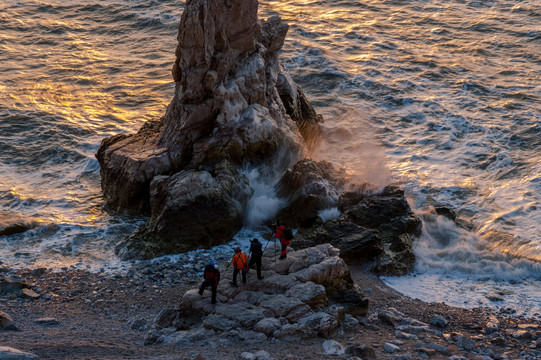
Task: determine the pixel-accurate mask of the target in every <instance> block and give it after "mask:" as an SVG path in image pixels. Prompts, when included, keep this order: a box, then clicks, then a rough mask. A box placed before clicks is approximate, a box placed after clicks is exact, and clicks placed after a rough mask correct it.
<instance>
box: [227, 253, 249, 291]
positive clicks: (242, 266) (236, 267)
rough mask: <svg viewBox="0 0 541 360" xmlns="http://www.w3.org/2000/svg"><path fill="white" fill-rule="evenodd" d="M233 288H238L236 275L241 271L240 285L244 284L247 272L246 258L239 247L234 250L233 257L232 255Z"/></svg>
mask: <svg viewBox="0 0 541 360" xmlns="http://www.w3.org/2000/svg"><path fill="white" fill-rule="evenodd" d="M231 264H233V286H238V284H237V275H238V274H239V272H240V271H242V283H243V284H246V273H247V272H248V257H247V256H246V254H245V253H243V252H242V250H241V249H240V247H238V246H237V247H236V248H235V255H233V260H231Z"/></svg>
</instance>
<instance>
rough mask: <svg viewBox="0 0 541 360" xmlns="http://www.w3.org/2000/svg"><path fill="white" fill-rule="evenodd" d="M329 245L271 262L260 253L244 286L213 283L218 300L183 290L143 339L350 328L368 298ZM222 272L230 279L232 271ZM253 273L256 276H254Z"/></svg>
mask: <svg viewBox="0 0 541 360" xmlns="http://www.w3.org/2000/svg"><path fill="white" fill-rule="evenodd" d="M338 254H339V250H338V249H336V248H334V247H332V246H331V245H329V244H321V245H318V246H316V247H312V248H307V249H303V250H299V251H291V252H289V253H288V257H287V258H286V259H285V260H279V261H278V262H275V261H273V257H274V256H275V253H274V249H273V248H272V247H269V248H267V249H266V250H265V252H264V259H263V264H264V265H265V267H264V272H263V274H264V279H263V280H256V279H255V277H254V278H253V280H252V279H251V278H250V275H249V280H248V282H247V284H246V285H245V286H241V287H240V288H235V287H230V286H229V284H227V283H226V281H225V280H223V281H222V282H221V283H220V285H219V286H218V297H217V298H218V303H217V304H216V305H211V303H210V292H206V293H204V294H203V296H200V295H199V294H198V293H197V291H198V290H197V289H193V290H189V291H187V292H186V293H185V294H184V295H183V297H182V300H181V303H180V305H179V307H178V308H177V309H166V310H164V311H162V312H161V313H160V314H159V315H158V316H157V317H156V319H155V320H154V324H153V329H152V330H151V331H149V333H148V334H147V336H146V339H145V343H146V344H150V343H154V342H159V343H166V344H170V343H176V344H181V345H182V344H190V343H192V342H193V341H197V340H202V339H205V340H206V341H215V340H216V338H218V337H219V338H223V339H227V338H230V339H243V340H250V339H252V340H266V339H272V338H275V339H281V340H284V341H298V340H299V339H304V338H311V337H316V336H320V337H329V336H332V335H333V334H335V333H336V331H337V330H338V329H339V328H340V327H352V326H355V325H357V326H358V321H357V320H356V319H355V318H354V316H357V315H365V314H366V312H367V311H368V300H367V299H366V297H365V296H364V295H363V294H362V293H361V291H360V289H359V287H358V286H357V285H355V284H354V283H353V281H352V280H351V277H350V273H349V269H348V267H347V265H346V264H345V263H344V261H343V260H342V259H340V258H339V257H338ZM228 270H229V271H227V272H225V273H224V274H222V278H223V279H230V278H231V272H232V269H228ZM254 275H255V274H254Z"/></svg>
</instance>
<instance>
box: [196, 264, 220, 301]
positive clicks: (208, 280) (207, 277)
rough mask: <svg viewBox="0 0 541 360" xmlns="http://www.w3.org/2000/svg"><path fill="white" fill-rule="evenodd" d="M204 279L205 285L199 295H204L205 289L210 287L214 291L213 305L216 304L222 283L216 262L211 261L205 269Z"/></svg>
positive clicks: (203, 284)
mask: <svg viewBox="0 0 541 360" xmlns="http://www.w3.org/2000/svg"><path fill="white" fill-rule="evenodd" d="M203 279H204V280H203V283H202V284H201V287H200V288H199V295H203V291H205V288H206V287H207V286H210V287H211V290H212V299H211V303H212V304H216V292H217V290H218V283H219V282H220V270H218V269H216V268H215V267H214V261H212V260H211V261H209V264H208V265H207V266H206V267H205V270H204V272H203Z"/></svg>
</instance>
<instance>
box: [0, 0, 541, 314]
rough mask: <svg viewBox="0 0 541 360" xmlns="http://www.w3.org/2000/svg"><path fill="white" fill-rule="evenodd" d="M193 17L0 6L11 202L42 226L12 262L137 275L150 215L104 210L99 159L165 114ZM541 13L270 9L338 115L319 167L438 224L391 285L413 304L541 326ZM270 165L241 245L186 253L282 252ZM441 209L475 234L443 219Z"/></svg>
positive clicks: (366, 5) (134, 2)
mask: <svg viewBox="0 0 541 360" xmlns="http://www.w3.org/2000/svg"><path fill="white" fill-rule="evenodd" d="M181 12H182V4H179V2H178V1H176V0H152V1H150V0H101V1H82V0H73V1H70V2H65V1H60V0H40V1H37V0H21V1H4V2H2V3H0V78H1V79H2V81H1V82H0V154H1V155H2V156H1V157H0V208H1V209H2V210H9V211H13V212H15V213H18V214H22V215H24V216H26V217H28V218H32V219H37V220H39V222H40V224H41V225H40V226H38V227H36V228H34V229H33V230H30V231H28V232H25V233H22V234H18V235H12V236H4V237H1V238H0V245H1V246H0V261H2V262H3V263H4V264H6V265H8V266H12V267H27V266H30V267H37V266H44V267H48V268H53V269H55V268H56V269H60V268H62V267H69V266H74V267H77V268H82V269H88V270H91V271H99V270H104V271H120V270H122V269H123V268H124V267H125V266H126V263H123V262H120V261H119V260H118V259H117V258H116V257H115V256H114V245H115V244H116V242H118V241H119V240H120V239H122V238H123V237H124V236H125V235H126V234H129V233H131V232H132V231H133V230H135V228H136V227H137V226H139V225H141V224H143V223H144V221H145V220H146V219H145V218H144V217H134V216H129V215H126V214H121V213H114V212H111V211H109V210H108V209H107V208H106V207H105V206H104V203H103V199H102V197H101V191H100V175H99V165H98V163H97V161H96V160H95V158H94V153H95V152H96V151H97V149H98V147H99V144H100V142H101V140H102V139H103V138H105V137H108V136H111V135H114V134H118V133H131V132H135V131H136V130H137V129H138V128H139V127H140V126H141V125H142V124H143V123H144V122H145V121H147V120H149V119H155V118H158V117H159V116H162V115H163V114H164V112H165V107H166V105H167V104H168V103H169V101H170V99H171V97H172V95H173V90H174V84H173V83H172V80H171V75H170V69H171V66H172V64H173V61H174V49H175V46H176V35H177V34H176V33H177V26H178V21H179V18H180V15H181ZM539 14H541V5H540V4H539V2H538V1H535V0H526V1H521V2H518V3H517V2H516V1H512V0H493V1H478V0H471V1H462V0H460V1H458V0H450V1H449V0H445V1H443V0H440V1H438V0H429V1H426V0H422V1H421V0H413V1H404V2H397V1H379V0H378V1H375V0H374V1H372V0H368V1H362V2H359V1H348V0H343V1H342V0H325V1H290V2H279V1H260V16H261V17H264V18H267V17H269V16H272V15H280V16H281V17H282V18H283V19H285V20H286V21H287V22H288V23H289V25H290V30H289V33H288V36H287V39H286V43H285V45H284V49H283V51H282V54H281V57H282V60H283V63H284V65H285V66H286V68H287V69H288V70H289V72H290V73H291V75H292V77H293V78H294V80H295V81H296V82H297V83H299V84H300V85H301V87H302V88H303V90H304V92H305V93H306V94H307V96H308V97H309V99H310V101H311V102H312V104H313V105H314V106H315V107H316V109H317V111H318V112H319V113H321V114H322V115H323V116H324V118H325V122H324V123H323V125H322V126H323V141H322V143H321V146H320V148H318V149H317V150H316V151H314V153H313V154H311V156H313V157H314V158H316V159H318V160H322V159H324V160H328V161H330V162H332V163H333V164H334V165H335V166H336V167H343V168H344V169H345V170H346V172H347V174H348V176H349V177H350V180H351V183H358V184H359V183H362V182H365V181H367V182H370V183H372V184H373V186H374V187H375V188H381V187H383V186H385V185H386V184H389V183H397V184H398V185H400V186H401V187H402V188H403V189H405V191H406V194H407V196H408V199H409V201H410V204H411V205H412V207H413V208H414V209H415V211H416V213H417V214H418V215H419V216H422V217H423V222H424V224H423V234H422V236H421V239H420V240H419V241H418V242H417V244H416V249H415V251H416V254H417V264H416V267H415V271H414V273H413V274H412V275H411V276H407V277H402V278H387V279H386V281H387V282H388V283H389V284H391V285H392V286H394V287H395V288H397V289H399V290H400V291H402V292H404V293H406V294H408V295H410V296H412V297H417V298H421V299H423V300H426V301H445V302H447V303H450V304H453V305H458V306H466V307H473V306H480V305H483V306H485V305H486V306H493V307H496V308H504V309H506V308H508V307H511V308H513V309H515V310H516V311H517V312H518V313H522V314H525V315H527V316H537V317H539V316H540V313H541V310H540V307H541V305H540V302H541V300H540V299H541V285H540V282H541V279H540V274H541V271H540V268H539V261H541V211H539V206H540V205H539V204H540V197H541V195H540V194H541V157H540V156H541V155H540V154H541V152H540V151H539V149H540V147H541V88H540V86H541V85H540V84H541V64H540V63H539V56H538V54H539V53H540V51H541V45H540V44H541V43H540V41H541V32H540V31H539V29H540V28H541V16H540V15H539ZM270 172H271V171H269V169H247V170H246V171H245V174H246V176H248V177H249V179H250V183H251V184H252V186H253V187H254V190H255V194H254V197H253V198H252V200H251V202H250V204H249V209H248V211H247V213H246V216H245V218H244V222H245V228H244V229H243V230H242V231H241V232H240V233H239V234H237V236H236V238H235V239H234V240H233V242H232V243H230V244H226V245H224V246H223V247H218V248H216V250H214V249H212V250H210V251H207V252H205V251H203V250H198V251H196V252H193V253H190V254H186V255H185V256H183V257H177V260H181V261H189V257H199V256H203V257H209V256H210V257H211V256H213V255H212V252H213V251H216V252H220V251H221V252H222V253H223V252H228V251H230V249H231V247H232V246H235V245H242V246H243V247H246V246H247V245H248V241H249V240H250V239H251V238H253V237H258V238H260V239H261V240H264V241H266V240H265V239H266V238H267V236H268V233H269V230H270V229H267V228H264V227H261V224H263V223H266V222H267V221H268V220H272V219H273V218H274V216H275V214H276V213H277V212H278V210H279V208H280V207H281V206H283V204H284V201H285V200H284V199H280V198H278V197H277V196H276V194H275V193H274V192H273V184H274V182H275V181H276V179H275V178H272V177H270V176H269V173H270ZM442 205H443V206H447V207H449V208H451V209H453V210H455V211H456V213H457V219H458V222H459V223H462V224H469V227H468V226H465V227H457V226H456V225H455V223H454V222H451V221H449V220H448V219H446V218H444V217H441V216H436V215H434V214H433V211H432V210H431V209H432V208H433V207H435V206H442ZM338 215H339V213H338V210H337V209H325V210H323V211H321V213H320V216H321V217H322V218H323V219H333V218H336V217H337V216H338ZM465 228H469V230H466V229H465ZM173 258H174V257H172V259H173Z"/></svg>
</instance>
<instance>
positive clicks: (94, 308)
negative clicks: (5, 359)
mask: <svg viewBox="0 0 541 360" xmlns="http://www.w3.org/2000/svg"><path fill="white" fill-rule="evenodd" d="M201 268H202V267H201ZM136 270H137V272H136V271H135V269H134V270H133V271H130V272H128V273H127V274H125V275H106V274H94V273H88V272H84V271H79V270H73V269H66V270H65V271H63V272H57V273H55V272H49V271H46V270H45V271H43V270H36V269H34V270H19V271H9V272H4V273H3V274H0V280H2V278H4V279H11V280H14V279H17V277H19V279H20V280H21V281H23V282H25V283H27V284H29V285H30V286H31V288H32V289H33V290H35V291H36V292H37V293H39V294H41V296H40V297H39V298H38V299H29V298H21V297H17V296H14V295H13V294H11V295H9V294H7V295H6V294H5V295H0V310H1V311H3V312H5V313H7V314H8V315H10V316H11V317H12V318H13V321H14V324H15V325H16V327H17V328H18V329H19V331H7V330H6V331H0V344H1V345H2V346H10V347H14V348H17V349H19V350H23V351H27V352H31V353H33V354H36V355H39V356H40V358H41V359H195V358H197V356H200V357H199V359H240V358H241V354H242V353H243V352H250V353H255V352H256V351H259V350H265V351H267V352H268V353H269V354H270V355H271V356H272V357H274V358H276V359H325V358H329V359H348V358H350V357H351V356H352V355H351V354H349V355H348V354H344V355H334V356H330V355H325V354H324V352H323V349H322V343H323V341H324V340H326V339H322V338H316V339H312V340H306V341H304V340H303V341H302V342H295V343H288V342H283V341H263V342H261V341H259V342H239V343H236V344H234V346H223V345H222V344H221V343H220V342H216V343H212V342H211V344H210V345H209V344H208V342H207V343H205V344H203V343H194V344H192V345H190V346H187V347H179V346H176V345H167V346H166V345H146V346H145V345H143V342H144V336H145V333H146V326H148V325H149V324H150V323H151V322H152V319H153V318H154V317H155V316H156V315H157V314H158V313H159V312H160V311H161V310H162V309H164V308H174V307H176V306H177V305H178V302H179V300H180V299H181V297H182V294H183V293H184V292H185V291H186V290H188V289H191V288H194V287H196V286H198V285H199V282H200V279H199V277H200V276H201V275H200V274H198V272H197V271H195V270H194V271H191V272H185V271H182V268H181V267H180V265H178V266H177V267H175V265H164V264H159V263H158V264H156V263H150V262H149V263H147V264H146V266H145V265H144V264H139V265H138V266H137V268H136ZM350 271H351V274H352V277H353V279H354V280H355V282H356V283H357V284H359V285H360V286H361V288H363V289H365V291H366V294H367V296H368V297H369V299H370V304H371V306H370V311H369V314H368V315H367V316H366V317H364V318H359V320H360V322H361V326H360V327H359V328H357V329H356V330H355V331H346V332H344V331H339V332H338V333H337V334H336V335H334V336H333V337H332V340H336V341H338V342H339V343H341V344H342V345H343V346H344V347H346V348H347V347H352V346H353V347H355V346H363V345H364V346H367V347H369V348H371V349H373V350H374V352H375V354H376V358H377V359H393V356H395V357H394V359H399V357H396V356H397V354H392V353H388V352H387V351H385V344H386V343H390V342H394V343H395V344H398V345H399V347H400V348H401V351H400V352H399V355H400V354H402V355H405V354H409V355H411V357H410V358H411V359H424V358H430V359H449V358H450V356H451V355H457V356H458V355H459V356H463V357H464V358H466V359H485V360H488V359H498V358H499V359H506V358H507V359H541V356H540V355H539V354H540V353H541V349H539V347H537V348H536V346H539V345H540V344H539V340H538V339H539V338H540V337H541V328H540V327H539V322H537V323H534V321H532V320H528V319H522V318H518V317H510V316H507V315H505V314H501V313H497V312H494V311H491V310H489V309H484V308H479V309H474V310H464V309H457V308H452V307H449V306H446V305H443V304H427V303H423V302H421V301H419V300H413V299H410V298H407V297H404V296H401V295H400V294H399V293H397V292H396V291H394V290H392V289H391V288H389V287H387V286H386V285H385V284H384V283H383V282H382V281H381V280H379V278H377V277H375V276H373V275H370V274H367V273H365V272H364V271H363V269H362V268H361V267H350ZM14 276H15V277H14ZM251 276H255V274H252V275H251ZM220 286H229V280H228V279H224V280H223V281H222V282H221V284H220ZM390 308H394V309H397V310H399V311H400V312H402V313H404V314H405V315H406V316H408V317H411V318H414V319H417V320H419V321H422V322H425V323H430V321H431V319H432V318H433V317H434V316H436V315H443V316H444V317H446V318H447V319H449V320H450V323H449V325H447V326H446V327H445V329H443V330H442V331H436V332H435V333H434V334H431V333H426V334H424V335H419V336H417V338H416V339H415V340H407V339H397V336H396V333H395V329H394V327H393V326H391V325H389V324H386V323H385V322H384V321H382V320H381V319H379V318H378V313H379V312H381V311H384V310H388V309H390ZM490 316H493V317H495V318H497V319H498V320H499V322H500V329H499V332H500V333H502V334H503V337H505V339H506V342H507V343H506V344H504V345H501V344H498V343H495V342H494V341H491V338H489V336H488V335H487V333H486V323H487V321H488V319H489V317H490ZM42 318H53V319H49V320H48V321H38V319H42ZM53 320H56V323H55V321H53ZM520 324H523V325H524V324H530V329H532V326H533V330H530V331H529V333H530V336H529V337H528V338H521V337H520V336H516V332H517V331H518V330H520V329H519V325H520ZM535 327H537V328H535ZM513 334H515V335H513ZM459 335H464V336H467V337H469V338H471V339H472V340H474V341H475V343H476V345H477V346H478V347H479V348H480V349H481V350H483V351H484V352H485V353H486V354H489V355H491V357H488V358H484V357H483V356H486V355H480V353H479V352H478V351H474V352H477V354H475V353H472V352H471V351H462V350H461V349H459V348H458V346H457V342H456V337H457V336H459ZM536 341H537V344H536ZM420 343H421V344H420ZM423 343H425V344H440V345H442V346H445V347H446V348H447V349H448V352H446V353H445V354H444V353H441V352H434V351H432V350H430V351H429V350H426V351H423V350H421V351H419V348H420V346H421V345H422V344H423ZM481 353H482V352H481ZM404 358H407V355H406V357H404Z"/></svg>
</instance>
